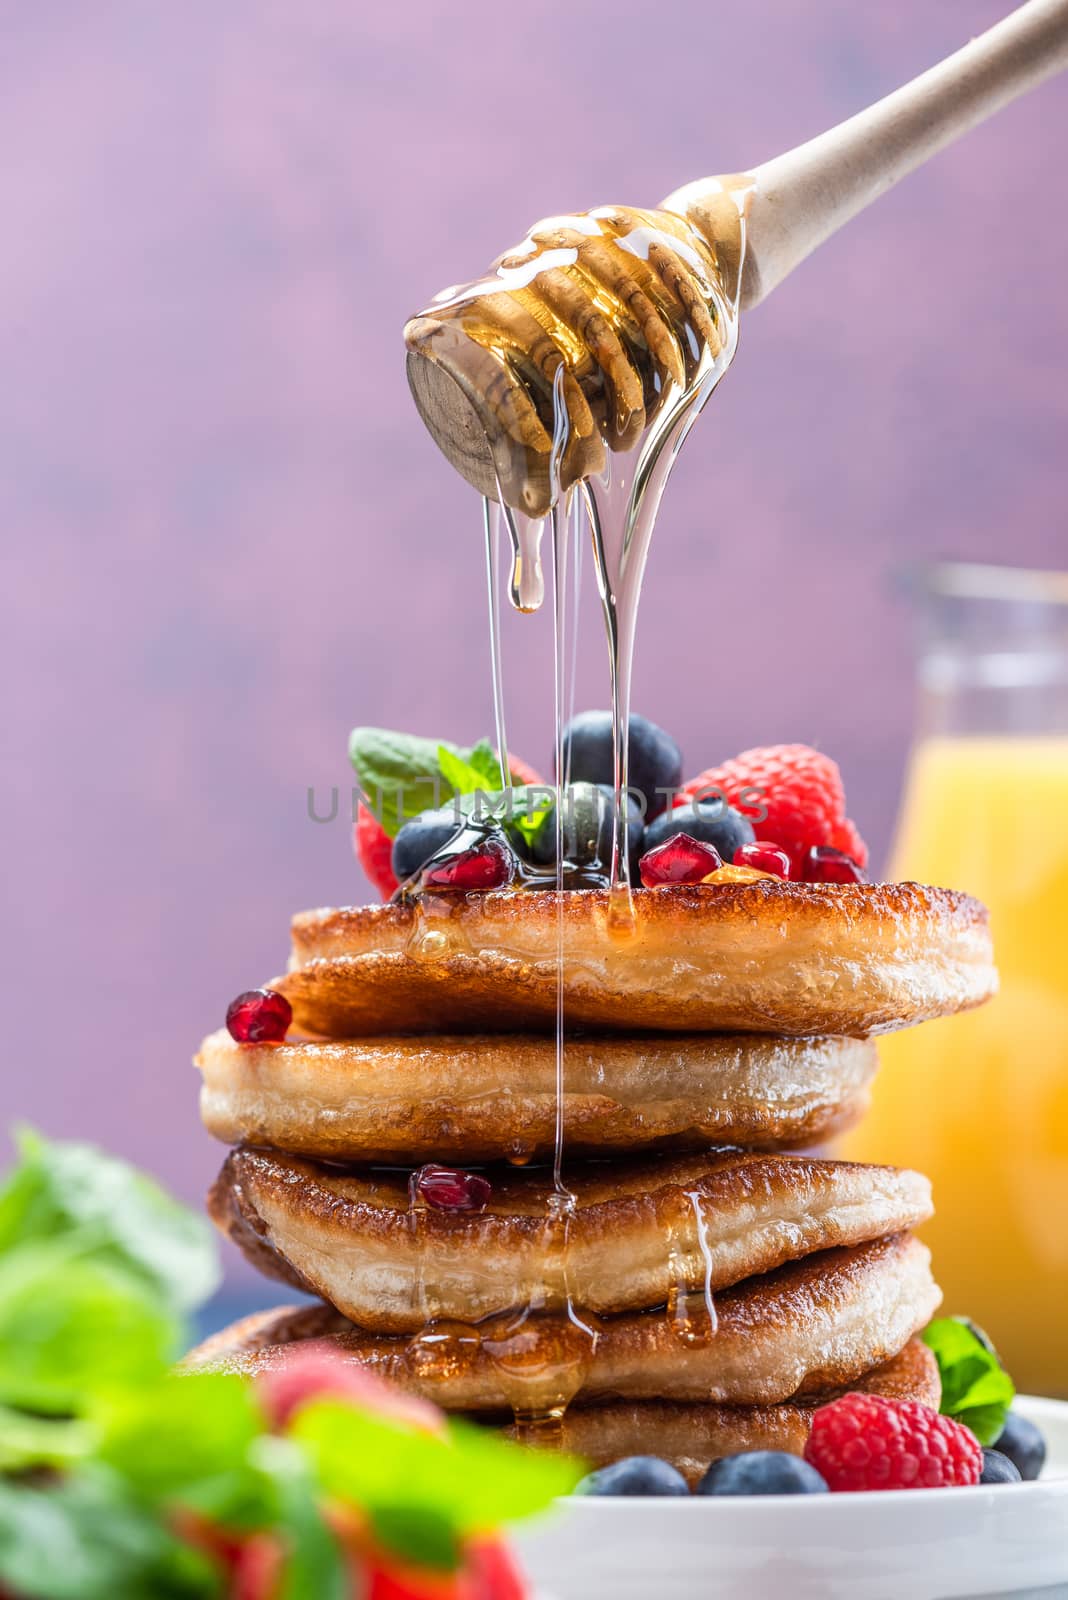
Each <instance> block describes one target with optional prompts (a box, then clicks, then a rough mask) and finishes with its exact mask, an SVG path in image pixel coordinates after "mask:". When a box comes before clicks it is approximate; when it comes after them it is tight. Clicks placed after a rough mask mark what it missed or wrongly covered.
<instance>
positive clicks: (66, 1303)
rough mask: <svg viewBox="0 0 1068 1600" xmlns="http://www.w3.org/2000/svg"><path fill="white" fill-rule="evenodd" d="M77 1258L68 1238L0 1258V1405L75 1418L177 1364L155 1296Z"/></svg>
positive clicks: (169, 1321)
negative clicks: (93, 1401) (90, 1404)
mask: <svg viewBox="0 0 1068 1600" xmlns="http://www.w3.org/2000/svg"><path fill="white" fill-rule="evenodd" d="M84 1250H85V1245H84V1241H81V1240H79V1239H78V1237H77V1236H76V1235H70V1236H69V1237H68V1238H66V1239H63V1238H58V1239H53V1240H48V1241H46V1242H44V1243H37V1242H30V1243H28V1244H26V1245H22V1246H20V1247H19V1248H18V1249H14V1250H8V1251H7V1253H6V1254H4V1255H2V1256H0V1402H3V1403H4V1404H6V1405H9V1406H12V1407H15V1408H21V1409H24V1410H33V1411H43V1412H50V1413H64V1414H75V1415H77V1414H81V1413H83V1411H84V1409H85V1406H86V1402H87V1399H88V1398H89V1397H91V1396H93V1395H97V1394H103V1393H105V1392H107V1391H108V1390H110V1389H119V1388H124V1387H127V1386H134V1385H137V1384H138V1383H143V1382H145V1381H148V1380H151V1379H154V1378H155V1377H157V1376H158V1375H159V1374H161V1373H162V1372H163V1371H164V1370H165V1368H166V1366H167V1363H168V1362H169V1361H170V1360H172V1359H173V1358H174V1356H175V1355H176V1354H177V1345H178V1340H179V1338H180V1333H181V1329H180V1324H179V1322H178V1320H177V1318H176V1317H175V1315H174V1313H173V1312H172V1311H171V1310H170V1308H169V1307H167V1306H166V1305H164V1304H162V1303H161V1302H160V1300H159V1298H158V1295H157V1294H156V1293H155V1292H154V1289H153V1288H152V1287H151V1286H150V1285H149V1284H148V1283H146V1282H145V1281H143V1280H142V1279H138V1278H136V1277H134V1276H132V1275H131V1274H130V1273H129V1272H127V1271H124V1270H122V1269H121V1268H120V1267H118V1266H117V1265H115V1264H114V1263H113V1262H111V1261H101V1260H94V1259H92V1257H91V1256H87V1255H86V1254H85V1253H84Z"/></svg>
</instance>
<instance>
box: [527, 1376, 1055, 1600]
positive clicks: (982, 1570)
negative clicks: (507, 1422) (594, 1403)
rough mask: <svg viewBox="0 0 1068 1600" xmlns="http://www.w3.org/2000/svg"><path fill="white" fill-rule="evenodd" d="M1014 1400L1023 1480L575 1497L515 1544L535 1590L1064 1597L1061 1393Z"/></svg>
mask: <svg viewBox="0 0 1068 1600" xmlns="http://www.w3.org/2000/svg"><path fill="white" fill-rule="evenodd" d="M1016 1406H1017V1409H1018V1410H1020V1411H1021V1412H1022V1413H1023V1414H1024V1416H1027V1417H1030V1418H1031V1419H1032V1420H1033V1421H1034V1422H1036V1423H1037V1424H1038V1426H1039V1427H1040V1428H1041V1429H1042V1431H1043V1433H1044V1434H1045V1436H1046V1439H1047V1442H1048V1444H1049V1457H1048V1459H1047V1462H1046V1468H1045V1471H1044V1472H1043V1474H1042V1477H1041V1478H1040V1480H1039V1481H1038V1482H1037V1483H1020V1484H1002V1485H999V1486H992V1487H989V1488H986V1487H984V1488H977V1489H930V1490H918V1489H916V1490H909V1491H901V1490H893V1491H888V1492H885V1493H882V1494H842V1495H827V1496H824V1495H813V1496H807V1495H798V1496H792V1495H776V1496H767V1497H759V1496H753V1497H746V1498H745V1499H742V1498H738V1499H735V1498H730V1499H728V1498H726V1497H724V1498H723V1499H721V1500H715V1499H708V1500H705V1499H697V1498H695V1499H693V1500H675V1499H662V1500H661V1499H653V1498H649V1499H644V1498H643V1499H623V1498H620V1499H617V1500H610V1499H607V1498H606V1499H603V1500H595V1499H590V1500H584V1499H582V1498H575V1499H571V1500H563V1501H561V1502H560V1503H559V1505H558V1507H557V1508H556V1509H555V1510H554V1511H553V1512H552V1513H551V1514H550V1516H549V1517H547V1518H545V1519H542V1520H541V1521H539V1522H537V1523H535V1524H533V1525H531V1526H530V1527H528V1528H526V1529H519V1530H517V1532H516V1533H515V1535H514V1540H515V1544H516V1547H517V1548H518V1550H519V1553H520V1555H521V1557H522V1559H523V1561H524V1562H525V1564H526V1568H527V1571H528V1573H529V1574H530V1578H531V1581H532V1583H533V1584H534V1587H535V1588H536V1590H537V1591H538V1593H539V1595H540V1596H542V1600H728V1597H729V1600H810V1597H811V1600H962V1597H964V1596H967V1597H969V1600H974V1597H976V1596H980V1595H982V1596H987V1595H1013V1596H1019V1597H1021V1600H1022V1596H1023V1595H1024V1594H1025V1593H1026V1594H1028V1595H1030V1594H1031V1593H1032V1592H1033V1591H1035V1590H1039V1589H1045V1590H1046V1591H1047V1593H1049V1591H1050V1588H1051V1586H1053V1585H1056V1586H1057V1587H1056V1589H1055V1590H1053V1593H1050V1594H1049V1600H1053V1594H1054V1593H1055V1594H1058V1595H1064V1596H1068V1402H1065V1401H1060V1400H1036V1399H1032V1398H1030V1397H1020V1398H1019V1399H1018V1400H1017V1402H1016ZM1062 1585H1063V1586H1064V1587H1063V1588H1062V1587H1061V1586H1062Z"/></svg>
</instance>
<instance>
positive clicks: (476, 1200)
mask: <svg viewBox="0 0 1068 1600" xmlns="http://www.w3.org/2000/svg"><path fill="white" fill-rule="evenodd" d="M410 1189H411V1196H412V1199H413V1201H415V1200H422V1201H423V1203H424V1204H425V1205H428V1206H432V1207H433V1209H434V1210H435V1211H484V1210H485V1209H486V1206H487V1205H488V1204H489V1197H490V1195H491V1194H492V1193H493V1189H492V1186H491V1184H490V1181H489V1179H488V1178H483V1177H482V1176H481V1174H480V1173H477V1172H461V1171H459V1169H458V1168H456V1167H439V1166H436V1165H435V1164H434V1163H433V1162H431V1163H429V1164H428V1165H427V1166H425V1167H420V1168H419V1170H418V1172H413V1173H412V1176H411V1180H410Z"/></svg>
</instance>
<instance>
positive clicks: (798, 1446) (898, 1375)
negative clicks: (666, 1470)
mask: <svg viewBox="0 0 1068 1600" xmlns="http://www.w3.org/2000/svg"><path fill="white" fill-rule="evenodd" d="M846 1387H847V1388H848V1389H861V1390H863V1391H864V1393H865V1394H878V1395H882V1396H884V1398H886V1399H888V1400H918V1401H919V1402H920V1403H921V1405H926V1406H930V1407H931V1408H932V1409H933V1410H935V1411H937V1409H938V1406H939V1403H940V1401H941V1398H942V1385H941V1383H940V1381H939V1376H938V1363H937V1361H936V1360H935V1358H934V1356H933V1355H932V1353H931V1351H930V1350H928V1348H927V1346H926V1345H925V1344H924V1343H923V1342H922V1341H921V1340H919V1339H910V1340H909V1342H908V1344H907V1345H906V1346H905V1348H904V1350H902V1351H901V1352H900V1353H899V1354H898V1355H896V1356H892V1357H891V1358H890V1360H889V1361H885V1362H883V1364H882V1365H881V1366H878V1367H874V1368H873V1369H872V1370H871V1371H870V1372H865V1373H862V1374H861V1376H860V1377H859V1378H857V1379H855V1380H854V1382H852V1383H850V1384H848V1385H847V1386H846ZM845 1392H846V1389H843V1388H839V1389H830V1390H827V1391H826V1393H824V1394H821V1395H813V1396H811V1397H810V1398H808V1399H805V1400H801V1401H792V1400H784V1401H782V1402H781V1403H780V1404H779V1405H776V1406H716V1405H687V1404H685V1403H683V1402H680V1401H672V1400H638V1401H635V1402H634V1403H633V1404H629V1405H628V1404H626V1403H624V1402H622V1401H617V1402H616V1403H615V1404H609V1405H602V1406H572V1407H571V1408H570V1409H569V1410H568V1411H567V1412H566V1413H565V1414H564V1417H563V1418H562V1420H561V1421H560V1423H559V1424H558V1425H557V1426H554V1427H553V1428H551V1429H543V1428H538V1427H535V1428H529V1427H525V1428H524V1427H518V1428H517V1427H515V1426H509V1427H508V1428H507V1430H506V1431H507V1432H508V1433H509V1434H510V1435H511V1436H512V1437H513V1438H519V1439H521V1440H522V1441H523V1442H524V1443H525V1444H532V1445H542V1444H544V1445H545V1446H547V1447H549V1448H552V1449H557V1450H564V1451H567V1452H568V1453H569V1454H571V1455H576V1456H583V1457H585V1459H586V1460H587V1461H589V1462H590V1464H591V1466H594V1467H605V1466H608V1464H609V1463H610V1462H612V1461H619V1460H620V1459H621V1458H622V1457H623V1456H633V1455H651V1456H659V1457H660V1459H661V1460H662V1461H670V1462H671V1464H672V1466H674V1467H677V1468H678V1470H679V1471H680V1472H681V1473H682V1474H683V1476H684V1477H685V1478H686V1479H688V1481H689V1482H690V1483H691V1484H693V1483H696V1481H697V1480H698V1478H700V1477H701V1476H702V1474H703V1473H704V1472H705V1471H706V1469H707V1467H708V1465H709V1463H710V1462H712V1461H716V1460H718V1458H719V1457H720V1456H731V1455H738V1454H741V1453H742V1452H743V1451H750V1450H787V1451H789V1452H790V1453H791V1454H792V1455H797V1456H799V1455H803V1454H804V1450H805V1444H806V1442H807V1440H808V1435H809V1429H810V1427H811V1423H812V1413H813V1411H814V1410H815V1409H816V1407H817V1406H820V1405H826V1404H827V1403H828V1401H830V1400H835V1399H837V1398H838V1396H839V1395H841V1394H844V1393H845Z"/></svg>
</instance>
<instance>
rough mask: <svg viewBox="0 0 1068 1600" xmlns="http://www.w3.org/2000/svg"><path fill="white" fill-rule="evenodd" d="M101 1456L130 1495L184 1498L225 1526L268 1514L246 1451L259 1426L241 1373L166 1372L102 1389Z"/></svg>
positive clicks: (254, 1522)
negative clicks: (136, 1384)
mask: <svg viewBox="0 0 1068 1600" xmlns="http://www.w3.org/2000/svg"><path fill="white" fill-rule="evenodd" d="M95 1415H96V1420H97V1424H98V1426H99V1429H100V1445H99V1456H100V1459H101V1460H102V1461H104V1462H106V1463H107V1465H108V1466H109V1467H110V1468H112V1469H113V1470H114V1471H115V1472H117V1473H119V1474H121V1476H122V1477H124V1478H125V1479H126V1480H127V1481H128V1483H129V1485H130V1490H131V1493H132V1494H133V1495H135V1496H136V1497H138V1498H140V1499H143V1500H145V1501H148V1502H150V1503H156V1504H163V1503H166V1502H168V1501H172V1500H175V1499H181V1501H182V1503H183V1504H184V1505H187V1506H190V1507H191V1508H192V1509H194V1510H197V1511H200V1512H202V1513H203V1514H204V1515H205V1516H208V1517H211V1518H212V1519H214V1520H215V1521H217V1522H224V1523H226V1524H228V1525H229V1526H231V1527H260V1526H263V1525H264V1524H265V1523H267V1522H268V1521H270V1517H271V1511H270V1509H267V1510H265V1509H264V1503H263V1502H264V1494H265V1490H264V1485H263V1483H262V1482H261V1480H260V1476H259V1474H257V1472H256V1471H255V1470H254V1469H253V1467H252V1465H251V1464H250V1456H249V1452H250V1450H251V1449H252V1448H253V1446H254V1444H255V1442H256V1441H257V1439H258V1438H259V1436H260V1435H261V1434H262V1433H263V1430H264V1420H263V1415H262V1413H261V1411H260V1408H259V1405H258V1404H257V1401H256V1395H255V1391H254V1389H253V1386H252V1385H251V1384H250V1383H249V1381H248V1380H247V1378H242V1377H238V1376H237V1375H236V1374H231V1373H218V1372H190V1373H185V1374H178V1373H168V1374H167V1375H166V1376H165V1377H163V1378H162V1379H161V1380H160V1381H159V1382H157V1383H154V1384H152V1385H151V1386H149V1387H146V1388H142V1389H138V1390H128V1391H125V1392H123V1393H119V1394H113V1395H109V1396H107V1397H106V1398H105V1399H104V1400H103V1401H102V1402H101V1403H100V1405H99V1406H98V1407H97V1409H96V1413H95Z"/></svg>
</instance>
